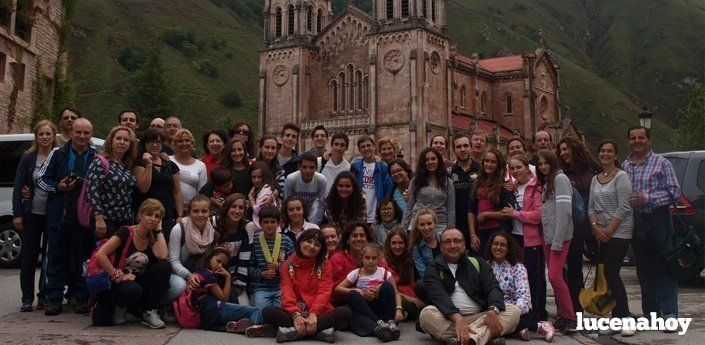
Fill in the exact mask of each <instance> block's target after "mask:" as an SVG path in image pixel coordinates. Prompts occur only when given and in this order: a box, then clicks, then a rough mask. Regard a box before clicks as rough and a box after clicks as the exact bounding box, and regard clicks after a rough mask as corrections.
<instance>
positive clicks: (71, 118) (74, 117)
mask: <svg viewBox="0 0 705 345" xmlns="http://www.w3.org/2000/svg"><path fill="white" fill-rule="evenodd" d="M77 118H78V116H62V117H61V119H62V120H75V119H77Z"/></svg>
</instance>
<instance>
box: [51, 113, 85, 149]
mask: <svg viewBox="0 0 705 345" xmlns="http://www.w3.org/2000/svg"><path fill="white" fill-rule="evenodd" d="M79 118H81V113H79V112H78V110H76V109H73V108H69V107H66V108H64V109H63V110H61V120H60V122H59V124H60V125H61V133H59V134H57V135H56V145H57V146H58V147H63V146H64V145H66V143H67V142H68V141H69V139H71V125H73V122H74V121H75V120H76V119H79Z"/></svg>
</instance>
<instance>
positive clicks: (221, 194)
mask: <svg viewBox="0 0 705 345" xmlns="http://www.w3.org/2000/svg"><path fill="white" fill-rule="evenodd" d="M232 188H233V173H232V172H231V171H230V170H228V169H225V168H215V169H213V171H211V180H210V181H208V182H207V183H206V184H205V185H204V186H203V188H201V190H200V191H199V194H203V195H205V196H207V197H208V198H209V199H210V201H211V216H212V217H217V216H218V210H220V207H221V206H223V201H225V198H227V197H228V195H230V194H231V190H232Z"/></svg>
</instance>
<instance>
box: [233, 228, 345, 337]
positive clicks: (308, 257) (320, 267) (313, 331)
mask: <svg viewBox="0 0 705 345" xmlns="http://www.w3.org/2000/svg"><path fill="white" fill-rule="evenodd" d="M326 252H327V250H326V241H325V238H324V237H323V233H322V232H321V231H320V230H318V229H309V230H306V231H304V232H303V233H301V235H300V236H299V239H298V240H297V242H296V253H294V254H293V255H291V257H289V259H288V260H287V261H286V262H285V263H284V264H283V265H282V268H281V271H280V275H281V283H280V287H281V291H282V297H281V299H282V307H281V308H275V307H266V308H264V309H263V310H262V316H263V317H264V320H265V323H267V324H270V325H272V326H274V327H276V328H278V330H277V342H279V343H281V342H285V341H292V340H297V339H303V338H313V339H317V340H321V341H325V342H329V343H333V342H335V333H334V332H335V330H337V329H341V328H343V327H345V325H346V324H347V320H348V319H350V314H351V312H350V309H349V308H348V307H337V308H333V306H332V305H331V304H330V297H331V292H332V286H333V282H332V278H331V269H330V264H329V263H328V261H327V260H326ZM258 329H259V328H258V327H251V328H250V329H248V332H247V336H248V337H256V336H261V334H260V332H258Z"/></svg>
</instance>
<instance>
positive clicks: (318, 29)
mask: <svg viewBox="0 0 705 345" xmlns="http://www.w3.org/2000/svg"><path fill="white" fill-rule="evenodd" d="M322 21H323V10H318V14H317V15H316V32H321V26H322V25H323V22H322Z"/></svg>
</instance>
